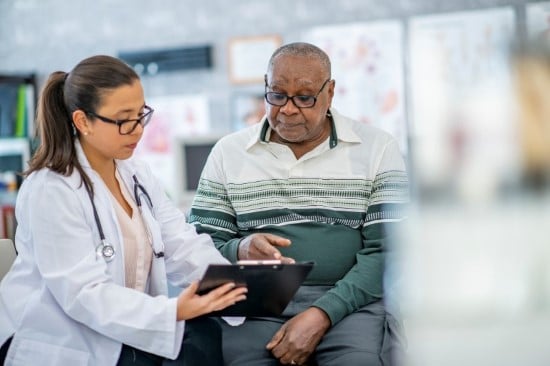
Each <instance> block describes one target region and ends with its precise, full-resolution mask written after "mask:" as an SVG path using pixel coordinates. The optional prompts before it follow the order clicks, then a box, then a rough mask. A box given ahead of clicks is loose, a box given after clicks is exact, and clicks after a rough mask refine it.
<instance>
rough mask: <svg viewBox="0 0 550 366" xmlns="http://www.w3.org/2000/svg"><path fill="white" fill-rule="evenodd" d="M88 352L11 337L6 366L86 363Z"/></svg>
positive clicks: (77, 364) (87, 362) (76, 365)
mask: <svg viewBox="0 0 550 366" xmlns="http://www.w3.org/2000/svg"><path fill="white" fill-rule="evenodd" d="M89 358H90V355H89V354H88V352H83V351H79V350H75V349H72V348H67V347H61V346H58V345H55V344H50V343H44V342H39V341H35V340H32V339H18V338H17V336H15V337H14V338H13V341H12V344H11V346H10V349H9V351H8V356H7V358H6V363H5V365H6V366H20V365H21V366H27V365H41V366H47V365H52V366H53V365H72V366H80V365H88V364H89V362H90V360H89Z"/></svg>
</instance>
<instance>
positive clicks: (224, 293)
mask: <svg viewBox="0 0 550 366" xmlns="http://www.w3.org/2000/svg"><path fill="white" fill-rule="evenodd" d="M198 288H199V282H198V281H194V282H193V283H191V285H189V287H187V288H186V289H184V290H183V291H182V292H181V293H180V295H179V296H178V313H177V320H189V319H193V318H196V317H198V316H201V315H204V314H208V313H211V312H213V311H218V310H222V309H225V308H226V307H228V306H231V305H233V304H235V303H236V302H237V301H241V300H244V299H246V295H245V294H246V291H247V289H246V287H235V284H234V283H233V282H230V283H226V284H224V285H221V286H219V287H217V288H215V289H213V290H212V291H210V292H208V293H206V294H204V295H198V294H197V289H198Z"/></svg>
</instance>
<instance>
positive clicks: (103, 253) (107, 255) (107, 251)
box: [95, 240, 116, 262]
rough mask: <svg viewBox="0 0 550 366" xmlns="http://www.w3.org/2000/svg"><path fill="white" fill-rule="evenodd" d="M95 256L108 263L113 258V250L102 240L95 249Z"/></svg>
mask: <svg viewBox="0 0 550 366" xmlns="http://www.w3.org/2000/svg"><path fill="white" fill-rule="evenodd" d="M95 254H96V256H97V257H98V258H101V257H103V258H104V259H105V261H106V262H110V261H112V260H113V258H114V257H115V254H116V252H115V248H114V247H113V246H112V245H111V244H109V243H107V242H106V241H105V240H102V241H101V243H100V244H99V245H98V246H97V247H96V248H95Z"/></svg>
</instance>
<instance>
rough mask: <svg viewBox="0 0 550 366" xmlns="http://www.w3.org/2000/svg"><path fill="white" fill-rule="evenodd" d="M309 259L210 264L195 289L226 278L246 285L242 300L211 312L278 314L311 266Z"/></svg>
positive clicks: (208, 287)
mask: <svg viewBox="0 0 550 366" xmlns="http://www.w3.org/2000/svg"><path fill="white" fill-rule="evenodd" d="M313 264H314V263H313V262H301V263H294V264H281V263H278V264H211V265H210V266H209V267H208V268H207V270H206V272H205V274H204V276H203V278H202V279H201V281H200V282H199V289H198V291H197V293H199V294H204V293H206V292H208V291H210V290H212V289H214V288H216V287H218V286H220V285H223V284H224V283H227V282H235V284H236V285H237V286H246V287H247V288H248V292H247V294H246V300H243V301H239V302H238V303H236V304H235V305H231V306H229V307H227V308H225V309H223V310H220V311H216V312H214V313H210V314H209V315H215V316H278V315H281V313H282V312H283V310H284V309H285V308H286V306H287V305H288V303H289V302H290V300H291V299H292V297H293V296H294V294H295V293H296V291H297V290H298V288H299V287H300V285H301V284H302V283H303V282H304V280H305V279H306V277H307V275H308V274H309V272H310V271H311V269H312V268H313Z"/></svg>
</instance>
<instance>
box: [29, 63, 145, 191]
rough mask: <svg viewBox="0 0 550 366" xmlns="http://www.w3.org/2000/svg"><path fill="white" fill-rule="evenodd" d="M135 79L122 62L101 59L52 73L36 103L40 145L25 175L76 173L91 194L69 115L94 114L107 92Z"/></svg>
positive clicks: (131, 70) (136, 78)
mask: <svg viewBox="0 0 550 366" xmlns="http://www.w3.org/2000/svg"><path fill="white" fill-rule="evenodd" d="M138 79H139V76H138V75H137V74H136V72H135V71H134V70H133V69H132V68H131V67H130V66H128V65H127V64H125V63H124V62H123V61H121V60H119V59H117V58H114V57H111V56H103V55H99V56H92V57H89V58H87V59H84V60H82V61H81V62H80V63H78V65H76V66H75V67H74V68H73V70H72V71H70V72H69V73H66V72H63V71H56V72H53V73H52V74H51V75H50V76H49V78H48V80H47V81H46V84H45V86H44V87H43V89H42V92H41V93H40V97H39V100H38V108H37V116H36V125H37V135H38V139H39V141H40V144H39V146H38V148H37V150H36V153H35V154H34V155H33V157H32V159H31V161H30V162H29V169H28V170H27V171H25V172H24V175H25V176H28V175H29V174H31V173H32V172H34V171H36V170H39V169H42V168H49V169H51V170H53V171H55V172H57V173H59V174H63V175H70V174H72V172H73V169H77V170H78V172H79V173H80V175H81V176H82V179H83V182H84V184H85V185H86V186H87V187H88V188H89V189H91V190H93V188H92V186H91V182H90V179H89V178H88V176H87V175H86V174H85V173H84V171H83V170H82V166H81V165H80V163H79V162H78V159H77V156H76V149H75V146H74V139H75V138H77V137H78V131H77V130H76V128H75V127H74V125H73V121H72V113H73V112H74V111H76V110H78V109H80V110H83V111H87V112H94V111H96V109H97V108H98V107H99V106H101V103H102V96H103V95H104V94H105V93H106V92H108V91H111V90H113V89H116V88H118V87H120V86H123V85H130V84H132V83H133V82H134V81H135V80H138Z"/></svg>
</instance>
